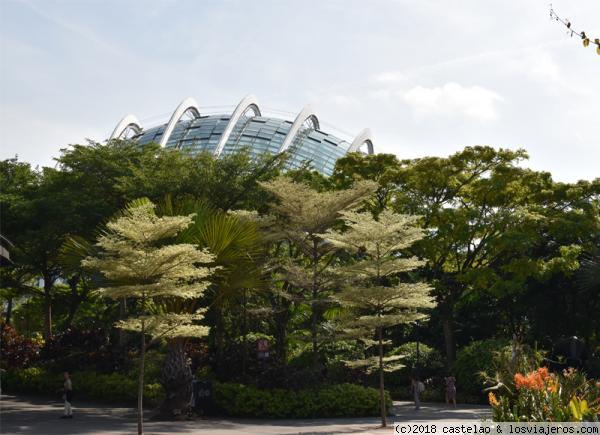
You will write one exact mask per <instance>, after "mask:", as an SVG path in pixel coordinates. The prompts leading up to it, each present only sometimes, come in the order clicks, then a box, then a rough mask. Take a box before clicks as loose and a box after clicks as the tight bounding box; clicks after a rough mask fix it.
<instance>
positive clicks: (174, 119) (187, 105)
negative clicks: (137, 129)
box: [160, 98, 200, 147]
mask: <svg viewBox="0 0 600 435" xmlns="http://www.w3.org/2000/svg"><path fill="white" fill-rule="evenodd" d="M188 110H191V111H193V112H194V115H196V117H199V116H200V110H199V109H198V104H196V101H195V100H194V99H193V98H186V99H185V100H183V101H182V102H181V104H180V105H179V106H177V109H175V112H173V114H172V115H171V119H169V123H168V124H167V128H166V129H165V131H164V133H163V135H162V138H161V139H160V146H161V147H164V146H165V145H166V144H167V142H168V141H169V138H170V137H171V133H173V129H174V128H175V126H176V125H177V123H178V122H179V120H180V119H181V117H182V116H183V114H184V113H185V112H187V111H188Z"/></svg>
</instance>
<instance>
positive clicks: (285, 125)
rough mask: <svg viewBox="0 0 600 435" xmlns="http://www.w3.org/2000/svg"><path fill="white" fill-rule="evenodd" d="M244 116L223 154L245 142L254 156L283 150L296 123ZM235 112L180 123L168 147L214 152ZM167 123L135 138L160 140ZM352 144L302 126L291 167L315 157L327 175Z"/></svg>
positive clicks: (319, 167) (319, 169) (292, 152)
mask: <svg viewBox="0 0 600 435" xmlns="http://www.w3.org/2000/svg"><path fill="white" fill-rule="evenodd" d="M248 115H251V114H250V113H247V114H246V115H243V116H241V117H240V119H239V120H238V122H237V123H236V125H235V126H234V128H233V130H232V132H231V134H230V136H229V138H228V140H227V143H226V144H225V147H224V148H223V150H222V152H221V154H223V155H227V154H230V153H232V152H234V151H235V150H236V149H239V148H241V147H244V146H249V147H250V152H251V155H252V156H258V155H260V154H263V153H265V152H267V151H268V152H269V153H270V154H272V155H274V154H277V153H278V152H279V148H280V147H281V145H282V143H283V141H284V139H285V137H286V135H287V134H288V132H289V131H290V128H291V126H292V123H291V122H290V121H286V120H283V119H277V118H269V117H264V116H254V117H249V116H248ZM230 119H231V115H210V116H203V117H200V118H196V119H192V120H181V121H179V122H178V123H177V125H176V126H175V128H174V129H173V132H172V133H171V137H170V138H169V140H168V142H167V145H166V146H167V147H168V148H175V149H186V150H189V151H190V152H192V153H197V152H199V151H203V150H206V151H209V152H214V150H215V147H216V146H217V143H218V142H219V139H220V138H221V135H222V134H223V132H224V131H225V128H226V126H227V123H228V122H229V120H230ZM165 128H166V124H165V125H162V126H159V127H154V128H151V129H149V130H147V131H144V132H143V133H141V134H138V135H136V136H134V137H133V138H132V139H134V140H138V141H139V143H140V144H143V143H148V142H151V141H153V140H154V141H156V142H159V141H160V139H161V137H162V134H163V132H164V130H165ZM349 148H350V144H349V143H348V142H346V141H343V140H342V139H339V138H337V137H335V136H332V135H329V134H327V133H325V132H322V131H319V130H315V129H313V128H310V127H306V126H302V127H301V128H300V130H299V131H298V133H297V134H296V136H295V137H294V139H293V141H292V145H291V146H290V148H289V151H290V152H291V154H292V159H291V162H290V165H291V168H292V169H294V168H298V167H299V166H300V165H301V164H302V163H303V162H305V161H309V160H311V161H312V162H311V166H313V167H314V169H316V170H317V171H320V172H321V173H323V174H324V175H326V176H330V175H331V174H333V167H334V165H335V161H336V160H337V159H339V158H340V157H343V156H344V155H346V152H347V151H348V149H349Z"/></svg>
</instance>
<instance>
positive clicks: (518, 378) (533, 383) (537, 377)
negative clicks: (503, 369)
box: [515, 367, 550, 390]
mask: <svg viewBox="0 0 600 435" xmlns="http://www.w3.org/2000/svg"><path fill="white" fill-rule="evenodd" d="M548 378H550V375H549V374H548V369H547V368H546V367H542V368H540V370H539V371H534V372H531V373H527V377H525V376H523V375H522V374H520V373H517V374H516V375H515V384H516V385H517V388H521V387H524V388H526V389H528V390H532V389H533V390H543V389H544V381H545V380H546V379H548Z"/></svg>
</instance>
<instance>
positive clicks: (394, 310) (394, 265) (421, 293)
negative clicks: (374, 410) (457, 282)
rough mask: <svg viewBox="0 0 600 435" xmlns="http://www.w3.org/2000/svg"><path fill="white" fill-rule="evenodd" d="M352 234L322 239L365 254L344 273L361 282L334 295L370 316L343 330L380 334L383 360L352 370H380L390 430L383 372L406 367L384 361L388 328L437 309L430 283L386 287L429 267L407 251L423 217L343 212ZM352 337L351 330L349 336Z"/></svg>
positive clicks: (420, 232) (355, 363)
mask: <svg viewBox="0 0 600 435" xmlns="http://www.w3.org/2000/svg"><path fill="white" fill-rule="evenodd" d="M341 215H342V217H343V219H344V222H345V224H346V226H347V227H348V230H347V231H340V230H334V229H330V230H329V231H327V232H326V233H324V234H321V236H322V237H323V238H324V239H326V240H327V241H328V242H329V243H331V244H332V245H334V246H336V247H339V248H343V249H347V250H349V251H350V252H352V253H358V254H362V255H363V256H364V260H363V261H357V262H356V263H354V264H351V265H349V266H345V267H343V269H342V271H343V272H342V273H347V274H350V275H352V276H355V277H357V278H358V279H359V280H360V281H362V282H361V284H359V285H352V286H349V287H347V288H345V289H343V290H342V291H341V292H340V293H338V294H336V295H335V296H334V298H335V300H337V301H339V302H340V303H341V304H342V305H343V306H349V307H354V308H360V309H367V310H369V311H370V312H371V313H370V314H368V315H363V316H360V317H358V318H356V319H352V320H349V321H346V322H344V323H342V325H341V328H343V329H346V330H348V329H355V330H356V329H357V330H358V331H363V330H366V331H369V332H373V331H376V332H377V337H378V342H377V345H378V348H379V356H378V357H371V358H367V359H365V360H359V361H353V362H351V363H349V365H350V366H351V367H364V366H368V367H369V369H375V368H379V392H380V396H381V425H382V427H386V426H387V421H386V415H385V394H384V379H383V378H384V376H383V373H384V370H385V371H394V370H397V369H399V368H401V367H403V366H402V365H398V364H393V362H394V361H396V360H398V359H400V358H401V357H399V356H393V357H387V358H384V357H383V344H384V342H383V329H385V328H389V327H391V326H395V325H398V324H400V323H408V322H414V321H416V320H420V319H423V318H426V317H427V316H426V315H425V314H422V313H421V314H419V313H417V312H416V309H417V308H432V307H434V306H435V303H434V302H433V298H432V297H431V296H429V292H430V290H432V288H431V287H429V286H428V285H427V284H425V283H405V282H398V283H396V284H392V283H390V282H385V280H386V278H389V277H390V276H393V275H396V274H399V273H405V272H409V271H411V270H413V269H416V268H417V267H419V266H422V265H424V264H425V261H423V260H419V259H417V258H416V257H407V256H405V255H403V253H402V251H403V250H405V249H406V248H408V247H410V246H411V245H412V244H413V243H415V242H416V241H418V240H421V239H422V238H423V236H424V232H423V230H421V229H420V228H415V227H414V226H413V224H414V223H415V222H416V221H417V220H418V219H419V217H418V216H405V215H398V214H396V213H393V212H392V211H389V210H385V211H383V212H381V213H380V214H379V217H378V219H377V220H375V218H373V215H372V214H371V213H370V212H364V213H357V212H352V211H346V212H342V213H341ZM348 332H349V331H348Z"/></svg>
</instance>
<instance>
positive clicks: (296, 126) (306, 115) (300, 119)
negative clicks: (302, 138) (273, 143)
mask: <svg viewBox="0 0 600 435" xmlns="http://www.w3.org/2000/svg"><path fill="white" fill-rule="evenodd" d="M308 119H312V121H313V124H314V125H315V129H317V130H318V129H319V128H320V126H319V118H318V116H317V108H316V107H315V106H313V105H312V104H309V105H308V106H306V107H305V108H304V109H302V110H301V111H300V113H298V116H296V119H294V123H293V124H292V127H291V128H290V131H288V134H286V136H285V139H284V140H283V143H282V144H281V146H280V147H279V151H278V153H282V152H284V151H285V150H287V149H288V148H289V147H290V145H291V144H292V141H293V140H294V137H296V133H298V130H300V127H302V124H304V123H305V122H306V120H308Z"/></svg>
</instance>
